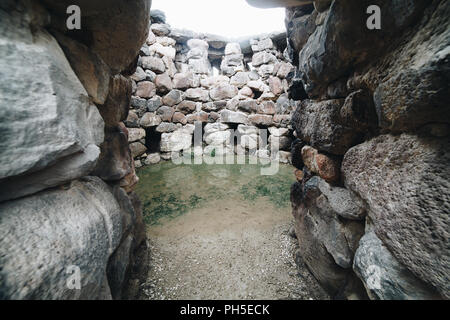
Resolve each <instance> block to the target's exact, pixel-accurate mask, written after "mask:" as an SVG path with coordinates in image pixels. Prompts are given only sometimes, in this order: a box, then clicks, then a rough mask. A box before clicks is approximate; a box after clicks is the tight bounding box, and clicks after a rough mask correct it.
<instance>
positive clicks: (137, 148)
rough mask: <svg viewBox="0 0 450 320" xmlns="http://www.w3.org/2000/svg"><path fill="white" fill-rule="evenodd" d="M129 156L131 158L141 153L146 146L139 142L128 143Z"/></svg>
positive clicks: (145, 149)
mask: <svg viewBox="0 0 450 320" xmlns="http://www.w3.org/2000/svg"><path fill="white" fill-rule="evenodd" d="M130 150H131V156H132V157H133V158H136V157H139V156H141V155H143V154H144V153H145V152H146V151H147V147H146V146H145V145H143V144H142V143H140V142H133V143H130Z"/></svg>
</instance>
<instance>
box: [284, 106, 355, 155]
mask: <svg viewBox="0 0 450 320" xmlns="http://www.w3.org/2000/svg"><path fill="white" fill-rule="evenodd" d="M342 104H343V101H342V100H327V101H321V102H313V101H311V100H305V101H302V103H301V104H300V105H299V106H298V107H297V109H296V110H295V113H294V115H293V117H292V125H293V127H295V130H296V132H297V134H298V135H299V138H301V139H302V140H303V141H305V142H307V143H308V144H310V145H311V146H313V147H314V148H316V149H318V150H320V151H326V152H330V153H332V154H336V155H343V154H344V153H345V152H346V151H347V150H348V149H350V147H352V146H354V145H356V144H358V143H359V142H361V140H362V138H363V134H362V133H361V132H359V131H358V130H357V129H353V128H350V127H348V126H346V125H345V124H344V123H343V121H342V120H341V118H340V110H341V106H342Z"/></svg>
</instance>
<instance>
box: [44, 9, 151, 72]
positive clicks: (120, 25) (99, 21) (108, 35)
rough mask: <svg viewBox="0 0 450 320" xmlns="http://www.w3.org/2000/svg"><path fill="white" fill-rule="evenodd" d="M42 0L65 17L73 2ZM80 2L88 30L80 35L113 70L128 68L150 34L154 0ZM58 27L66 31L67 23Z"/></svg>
mask: <svg viewBox="0 0 450 320" xmlns="http://www.w3.org/2000/svg"><path fill="white" fill-rule="evenodd" d="M42 2H43V3H44V5H46V6H47V7H48V8H49V11H51V12H53V13H54V14H56V15H57V16H58V17H64V19H66V18H67V13H66V11H67V7H68V6H70V5H71V4H73V1H71V0H43V1H42ZM81 6H82V16H83V19H82V20H83V22H82V23H83V26H84V27H85V29H87V30H88V32H89V36H88V37H86V38H83V37H80V38H82V40H83V41H86V43H84V44H85V45H88V46H89V47H90V48H91V50H92V51H94V52H96V53H97V54H98V55H99V56H100V57H101V58H102V60H103V61H104V62H105V63H106V64H107V65H108V66H109V67H110V68H111V70H112V72H113V74H117V73H120V72H125V71H127V68H129V67H130V65H132V63H133V61H134V60H135V59H136V56H137V53H138V52H139V49H140V48H141V46H142V44H143V43H144V42H145V40H146V38H147V35H148V32H149V22H150V6H151V1H150V0H136V1H133V2H129V1H127V0H100V1H83V2H82V4H81ZM58 20H59V19H58V18H56V19H55V21H58ZM130 21H132V22H133V23H130ZM55 27H57V29H58V30H59V31H61V32H66V31H67V30H66V25H65V23H60V24H56V25H55ZM72 33H75V32H74V31H69V32H67V35H69V36H71V34H72ZM133 72H134V70H133ZM133 72H131V74H132V73H133Z"/></svg>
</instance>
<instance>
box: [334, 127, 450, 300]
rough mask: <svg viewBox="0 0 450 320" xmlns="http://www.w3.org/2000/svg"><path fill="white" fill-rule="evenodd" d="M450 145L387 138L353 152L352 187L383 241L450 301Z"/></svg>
mask: <svg viewBox="0 0 450 320" xmlns="http://www.w3.org/2000/svg"><path fill="white" fill-rule="evenodd" d="M449 150H450V143H449V142H448V139H445V138H444V139H442V140H440V139H435V138H425V137H419V136H415V135H408V134H402V135H400V136H392V135H382V136H379V137H377V138H374V139H372V140H370V141H368V142H365V143H363V144H360V145H358V146H356V147H353V148H352V149H350V150H349V151H348V152H347V153H346V154H345V157H344V160H343V163H342V173H343V175H344V179H345V185H346V186H347V188H349V189H351V190H353V191H354V192H356V194H358V195H359V196H360V197H361V198H362V199H363V200H364V201H365V202H366V203H367V206H368V215H369V217H370V219H371V221H372V222H373V228H374V231H375V233H376V234H377V236H378V237H379V238H380V240H381V241H382V242H383V243H384V244H385V245H386V247H387V248H388V249H389V250H390V251H391V252H392V254H393V255H394V256H395V258H396V259H398V260H399V262H400V263H402V264H403V265H405V267H406V268H408V269H409V270H410V271H411V272H412V273H413V274H414V275H416V276H417V277H418V278H420V279H422V280H423V281H425V282H427V283H429V284H430V285H432V286H434V287H435V288H437V290H439V292H440V293H441V294H442V295H443V296H445V297H447V298H449V293H450V287H449V286H450V279H449V274H450V269H449V268H450V264H449V261H450V250H449V248H448V239H449V237H450V215H449V214H448V213H449V212H450V207H449V204H450V170H449V168H448V163H450V151H449Z"/></svg>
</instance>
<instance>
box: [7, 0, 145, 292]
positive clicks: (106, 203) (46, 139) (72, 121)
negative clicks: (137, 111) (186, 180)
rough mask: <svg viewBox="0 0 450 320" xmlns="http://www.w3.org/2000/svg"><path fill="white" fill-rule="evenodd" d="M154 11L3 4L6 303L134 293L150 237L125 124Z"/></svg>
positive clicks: (117, 3) (114, 4)
mask: <svg viewBox="0 0 450 320" xmlns="http://www.w3.org/2000/svg"><path fill="white" fill-rule="evenodd" d="M72 4H76V5H79V6H80V8H81V15H82V20H81V23H82V25H81V30H73V31H69V30H67V28H66V19H67V18H68V15H67V14H66V9H67V7H68V6H69V5H72ZM150 5H151V1H150V0H138V1H132V2H130V1H125V0H113V1H90V2H87V1H81V0H80V1H65V0H63V1H61V0H58V1H53V0H42V1H38V0H20V1H17V0H14V1H10V0H5V1H2V2H1V3H0V39H1V41H0V57H1V58H0V70H1V71H0V73H1V77H0V96H1V97H2V98H1V99H0V132H1V133H2V139H1V142H0V144H1V146H0V168H1V169H0V171H1V173H0V234H1V235H2V236H1V237H0V299H111V298H115V299H120V298H122V297H124V295H125V291H126V290H127V288H128V286H127V283H128V280H130V275H131V271H132V268H133V263H134V257H135V254H136V253H137V252H138V248H140V247H141V244H143V243H145V241H144V240H145V230H144V224H143V222H142V213H141V208H140V203H139V200H138V198H137V196H136V195H135V194H134V193H133V187H134V185H135V184H136V183H137V181H138V178H137V176H136V175H135V171H134V162H133V159H132V158H131V154H130V149H129V146H128V132H127V129H126V127H125V125H124V124H123V121H124V120H126V118H127V116H128V110H129V103H130V100H131V92H132V81H131V80H130V75H132V74H133V73H134V72H135V69H136V64H137V56H138V53H139V49H140V47H141V46H142V44H143V43H144V41H145V39H147V35H148V26H149V12H150ZM118 13H120V14H118ZM78 271H79V272H78ZM77 275H79V276H80V277H79V278H78V277H77ZM77 279H79V280H80V282H79V284H80V287H79V288H78V281H77ZM131 295H132V293H131Z"/></svg>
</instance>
